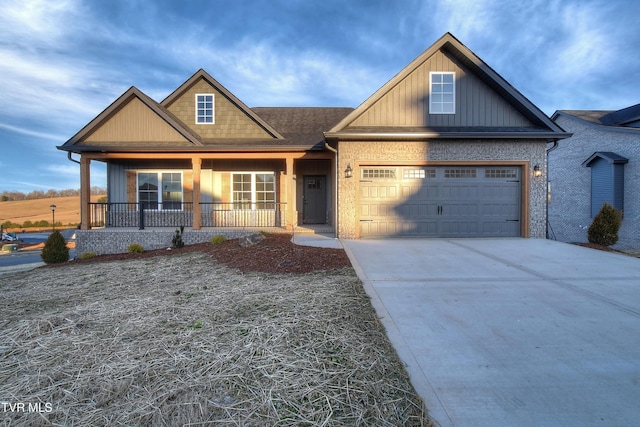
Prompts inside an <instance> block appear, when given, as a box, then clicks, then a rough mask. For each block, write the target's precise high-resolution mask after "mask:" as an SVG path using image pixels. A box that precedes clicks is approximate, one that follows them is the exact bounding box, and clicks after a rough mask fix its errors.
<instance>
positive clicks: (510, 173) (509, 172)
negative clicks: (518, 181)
mask: <svg viewBox="0 0 640 427" xmlns="http://www.w3.org/2000/svg"><path fill="white" fill-rule="evenodd" d="M484 177H485V178H500V179H507V178H517V177H518V171H517V170H516V169H485V171H484Z"/></svg>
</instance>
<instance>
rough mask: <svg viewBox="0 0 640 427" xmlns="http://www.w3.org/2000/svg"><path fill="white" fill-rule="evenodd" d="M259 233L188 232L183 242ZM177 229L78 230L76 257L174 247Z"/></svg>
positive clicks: (183, 236) (237, 231) (248, 231)
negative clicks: (131, 248) (139, 247)
mask: <svg viewBox="0 0 640 427" xmlns="http://www.w3.org/2000/svg"><path fill="white" fill-rule="evenodd" d="M255 232H256V231H255V230H254V231H251V230H228V229H224V230H215V229H209V230H190V229H185V230H184V232H183V234H182V240H183V241H184V243H185V245H192V244H195V243H204V242H208V241H209V240H211V238H212V237H214V236H220V235H221V236H225V237H226V238H227V239H237V238H239V237H242V236H246V235H248V234H253V233H255ZM175 234H176V229H146V230H134V229H127V228H103V229H99V230H76V254H77V256H80V255H82V254H83V253H85V252H97V253H98V254H99V255H104V254H118V253H125V252H127V248H128V247H129V245H130V244H132V243H138V244H139V245H142V247H143V248H144V249H145V250H152V249H162V248H169V247H171V241H172V239H173V236H175Z"/></svg>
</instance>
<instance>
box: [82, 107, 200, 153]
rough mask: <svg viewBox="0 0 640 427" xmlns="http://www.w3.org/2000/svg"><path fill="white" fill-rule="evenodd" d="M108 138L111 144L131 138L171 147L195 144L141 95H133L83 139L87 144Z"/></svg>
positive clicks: (133, 140) (120, 143) (99, 142)
mask: <svg viewBox="0 0 640 427" xmlns="http://www.w3.org/2000/svg"><path fill="white" fill-rule="evenodd" d="M105 142H107V143H109V145H127V144H128V143H131V142H149V143H153V144H154V146H159V145H163V144H167V145H171V146H172V147H173V146H175V145H176V144H177V145H185V146H190V145H192V144H191V142H189V141H187V140H186V139H185V138H184V136H182V135H180V133H179V132H177V131H176V130H175V129H174V128H173V127H171V126H170V125H169V124H167V122H165V121H164V120H163V119H161V118H160V117H159V116H158V115H157V114H156V113H154V112H153V111H152V110H151V109H150V108H149V107H147V106H146V105H144V103H143V102H142V101H140V99H138V98H132V99H131V100H130V101H129V102H128V103H127V104H126V105H125V106H123V107H122V108H121V109H120V110H118V111H117V112H115V113H114V114H113V115H112V116H111V117H110V118H109V120H107V121H106V122H104V123H103V124H102V125H101V126H100V127H99V128H98V129H96V130H95V131H94V132H93V133H91V134H90V135H88V136H87V138H86V139H85V140H84V141H83V143H84V144H86V145H95V144H101V143H105Z"/></svg>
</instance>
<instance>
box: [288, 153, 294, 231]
mask: <svg viewBox="0 0 640 427" xmlns="http://www.w3.org/2000/svg"><path fill="white" fill-rule="evenodd" d="M286 163H287V169H286V174H287V215H286V221H287V223H286V227H287V229H288V230H291V229H293V227H294V226H295V225H296V222H297V218H295V212H296V211H295V208H296V194H295V193H296V182H295V180H294V179H293V158H291V157H287V159H286Z"/></svg>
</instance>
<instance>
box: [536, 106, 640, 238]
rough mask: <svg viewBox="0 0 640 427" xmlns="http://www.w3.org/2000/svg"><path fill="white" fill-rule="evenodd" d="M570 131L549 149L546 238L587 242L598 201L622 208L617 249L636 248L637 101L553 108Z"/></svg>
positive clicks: (639, 223) (639, 201) (639, 231)
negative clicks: (602, 107) (611, 106)
mask: <svg viewBox="0 0 640 427" xmlns="http://www.w3.org/2000/svg"><path fill="white" fill-rule="evenodd" d="M552 119H553V120H554V121H555V122H556V123H557V124H558V125H559V126H560V127H562V128H563V129H565V130H566V131H568V132H571V133H573V136H572V137H571V138H568V139H565V140H563V141H560V142H558V143H557V144H555V145H554V146H552V147H550V149H549V154H548V156H549V187H550V201H549V235H550V236H549V237H551V238H555V239H558V240H560V241H563V242H586V241H587V229H588V227H589V225H591V222H592V221H593V217H594V216H595V215H596V214H597V213H598V211H599V210H600V208H601V207H602V204H603V203H604V202H607V203H609V204H611V205H612V206H614V207H615V208H617V209H619V210H621V211H623V212H624V216H623V221H622V227H621V228H620V232H619V240H618V243H617V244H616V245H615V246H614V247H615V248H618V249H640V197H638V194H639V193H640V164H639V163H638V160H640V104H638V105H634V106H631V107H628V108H624V109H622V110H618V111H594V110H585V111H582V110H581V111H556V112H555V113H554V114H553V116H552Z"/></svg>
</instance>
